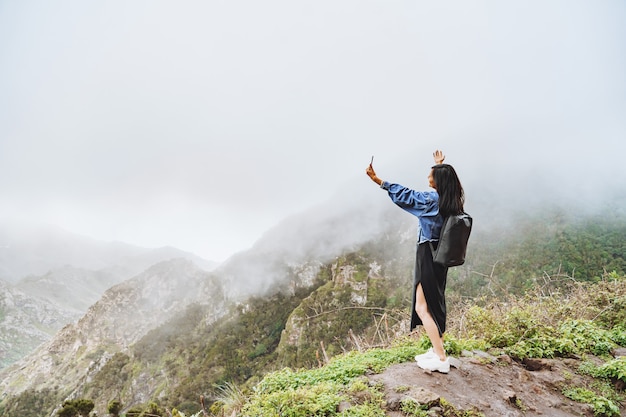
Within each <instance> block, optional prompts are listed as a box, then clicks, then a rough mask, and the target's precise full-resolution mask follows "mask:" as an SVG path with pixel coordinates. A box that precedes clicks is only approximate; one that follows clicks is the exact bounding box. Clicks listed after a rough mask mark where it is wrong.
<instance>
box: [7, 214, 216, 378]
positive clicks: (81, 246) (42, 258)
mask: <svg viewBox="0 0 626 417" xmlns="http://www.w3.org/2000/svg"><path fill="white" fill-rule="evenodd" d="M176 258H181V259H189V260H191V261H193V262H194V263H195V264H197V265H199V266H200V267H202V268H203V269H205V270H211V269H213V268H215V266H216V265H217V264H216V263H214V262H210V261H206V260H204V259H202V258H200V257H198V256H196V255H194V254H191V253H188V252H184V251H181V250H179V249H176V248H172V247H163V248H157V249H146V248H141V247H138V246H133V245H127V244H123V243H120V242H102V241H98V240H95V239H89V238H85V237H83V236H79V235H75V234H72V233H68V232H66V231H63V230H59V229H53V228H47V227H44V228H39V227H25V226H23V225H10V226H7V225H4V226H0V275H1V276H2V277H3V278H0V286H1V287H2V294H1V295H0V329H2V331H1V332H0V369H3V368H4V367H6V366H8V365H10V364H12V363H13V362H15V361H16V360H18V359H20V358H22V357H23V356H24V355H26V354H28V353H30V352H32V351H33V350H34V349H35V348H36V347H37V346H39V345H40V344H41V343H43V342H45V341H48V340H50V338H51V337H52V336H53V335H54V334H55V333H56V332H57V331H59V330H60V329H61V328H63V327H64V326H65V325H67V324H70V323H75V322H76V321H77V320H78V319H79V318H81V317H82V316H83V315H84V314H85V313H86V312H87V309H88V308H89V307H90V306H91V305H92V304H94V303H95V302H96V301H98V300H99V299H100V297H101V296H102V295H103V294H104V292H105V291H106V290H107V289H108V288H110V287H112V286H114V285H116V284H118V283H120V282H122V281H125V280H127V279H129V278H131V277H133V276H135V275H137V274H139V273H141V272H143V271H145V270H146V269H147V268H149V267H150V266H152V265H154V264H157V263H159V262H162V261H165V260H169V259H176Z"/></svg>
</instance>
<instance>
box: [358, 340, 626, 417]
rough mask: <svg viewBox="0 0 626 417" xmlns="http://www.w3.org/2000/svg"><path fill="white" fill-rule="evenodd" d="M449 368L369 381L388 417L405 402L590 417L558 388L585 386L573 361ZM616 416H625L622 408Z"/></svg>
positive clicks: (391, 372)
mask: <svg viewBox="0 0 626 417" xmlns="http://www.w3.org/2000/svg"><path fill="white" fill-rule="evenodd" d="M453 365H454V366H455V367H453V368H451V370H450V373H448V374H441V373H438V372H427V371H424V370H422V369H420V368H419V367H418V366H417V364H416V363H415V362H408V363H401V364H397V365H394V366H391V367H389V368H388V369H386V370H385V371H384V372H383V373H381V374H376V375H370V376H369V378H370V380H371V381H375V382H382V383H383V384H384V390H385V395H386V399H387V405H388V410H389V411H388V415H389V416H391V417H401V416H403V414H402V413H401V412H400V411H399V403H400V401H401V400H402V399H404V398H406V397H411V398H413V399H415V400H417V401H418V402H420V403H422V404H424V403H431V404H437V403H438V399H439V398H443V399H445V400H446V401H447V402H448V403H450V404H452V405H453V406H454V407H455V408H456V409H457V410H475V411H478V412H480V413H482V414H484V416H485V417H518V416H519V417H522V416H523V417H531V416H550V417H572V416H576V417H580V416H593V411H592V410H591V408H590V407H589V406H587V405H585V404H581V403H577V402H575V401H572V400H570V399H568V398H567V397H565V396H563V395H562V394H561V390H562V389H563V387H564V386H571V385H574V386H587V384H588V383H589V380H586V379H585V377H582V376H580V375H578V374H576V369H577V368H578V365H579V362H578V361H576V360H573V359H558V360H557V359H554V360H547V359H542V360H532V361H527V362H526V363H524V364H519V363H517V362H514V361H511V360H510V358H508V357H507V356H504V357H498V358H495V357H493V356H490V355H488V354H485V353H484V352H475V353H474V354H473V355H472V356H469V357H462V358H458V359H456V358H454V359H453ZM431 410H432V409H431ZM435 410H436V408H435ZM433 415H437V414H436V412H433ZM622 415H626V410H625V409H624V407H623V406H622Z"/></svg>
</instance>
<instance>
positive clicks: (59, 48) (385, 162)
mask: <svg viewBox="0 0 626 417" xmlns="http://www.w3.org/2000/svg"><path fill="white" fill-rule="evenodd" d="M624 21H626V5H625V4H624V3H623V2H621V1H617V0H616V1H604V2H588V1H565V0H564V1H543V2H538V1H536V2H527V1H525V2H522V1H512V2H506V3H502V2H496V1H490V2H488V1H481V2H462V1H453V2H446V3H445V4H439V3H436V4H435V3H432V2H421V1H398V2H386V1H365V2H364V1H356V0H355V1H332V2H331V1H316V2H293V1H266V2H253V1H231V2H200V1H187V2H166V1H150V2H123V1H108V2H104V3H97V4H90V3H85V2H79V1H65V2H62V3H49V2H43V1H23V2H2V3H0V220H2V221H3V222H16V221H22V222H27V223H48V224H53V225H55V226H59V227H63V228H65V229H67V230H69V231H72V232H75V233H79V234H84V235H87V236H90V237H94V238H97V239H103V240H120V241H124V242H127V243H132V244H136V245H142V246H147V247H158V246H164V245H171V246H175V247H178V248H180V249H183V250H187V251H191V252H194V253H196V254H198V255H200V256H203V257H204V258H206V259H209V260H216V261H220V260H224V259H226V258H227V257H229V256H230V255H232V254H233V253H235V252H238V251H240V250H243V249H246V248H248V247H250V246H252V245H253V244H254V242H255V241H256V240H257V239H258V238H259V237H260V236H262V235H263V233H265V232H266V231H267V230H268V229H271V228H272V227H273V226H274V225H276V224H278V223H279V222H280V221H281V220H283V219H285V218H287V217H289V216H292V215H294V214H295V213H299V212H302V211H306V210H310V208H311V207H315V206H317V205H319V204H321V203H325V202H327V201H329V199H336V200H337V204H343V202H346V204H348V203H350V204H354V203H355V202H359V203H360V204H363V205H366V204H370V203H371V204H373V205H375V204H379V203H381V202H382V201H384V198H385V196H384V193H382V191H381V190H377V189H376V186H375V185H374V184H373V183H371V182H370V181H369V179H368V178H367V177H366V176H365V173H364V171H365V168H366V166H367V164H368V163H369V161H370V158H371V156H372V155H374V165H375V167H376V169H377V171H378V173H379V176H381V178H383V179H385V180H389V181H392V182H399V183H402V184H404V185H407V186H411V187H414V188H419V187H426V186H427V181H426V176H427V174H428V169H429V167H430V166H431V165H432V151H433V150H434V149H437V148H439V149H443V150H444V152H445V153H446V155H447V159H446V162H449V163H451V164H453V165H454V166H455V167H456V168H457V171H458V172H459V175H460V176H461V179H462V181H463V184H464V186H465V188H466V193H467V209H468V211H471V210H472V208H478V207H481V209H480V212H481V213H482V212H484V211H483V209H482V208H483V207H491V208H492V209H493V210H498V211H499V212H506V211H508V210H519V209H521V208H524V207H526V206H534V207H541V206H542V205H545V204H553V203H554V202H558V203H559V204H562V205H563V206H565V207H568V208H572V209H574V210H589V209H597V208H598V207H600V208H601V207H602V205H603V204H604V202H605V201H606V199H607V198H609V197H611V196H615V195H618V196H619V195H621V196H624V193H625V192H624V188H625V181H624V179H626V168H625V164H624V162H623V160H624V157H623V155H624V151H625V150H626V145H625V142H626V141H625V139H626V117H625V115H626V77H624V74H626V28H625V27H624V24H623V22H624ZM381 193H382V194H381ZM338 196H343V198H339V197H338ZM352 196H353V198H352ZM361 202H362V203H361ZM385 203H386V201H385ZM381 204H382V203H381ZM365 209H367V207H365ZM487 219H488V217H485V220H487ZM4 244H5V243H4V242H0V247H2V246H3V245H4Z"/></svg>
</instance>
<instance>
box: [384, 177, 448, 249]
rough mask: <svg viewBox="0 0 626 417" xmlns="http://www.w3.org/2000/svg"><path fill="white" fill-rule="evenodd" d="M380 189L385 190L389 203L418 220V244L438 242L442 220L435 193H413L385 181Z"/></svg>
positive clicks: (408, 189)
mask: <svg viewBox="0 0 626 417" xmlns="http://www.w3.org/2000/svg"><path fill="white" fill-rule="evenodd" d="M380 188H382V189H384V190H387V192H388V193H389V197H390V198H391V201H393V202H394V203H395V204H396V205H397V206H398V207H400V208H401V209H403V210H405V211H407V212H409V213H411V214H412V215H414V216H416V217H417V218H418V220H419V222H418V225H417V243H418V244H419V243H423V242H427V241H438V240H439V234H440V233H441V226H443V220H444V219H443V216H441V215H440V214H439V194H437V191H415V190H411V189H410V188H406V187H404V186H402V185H400V184H391V183H389V182H387V181H383V183H382V184H381V185H380Z"/></svg>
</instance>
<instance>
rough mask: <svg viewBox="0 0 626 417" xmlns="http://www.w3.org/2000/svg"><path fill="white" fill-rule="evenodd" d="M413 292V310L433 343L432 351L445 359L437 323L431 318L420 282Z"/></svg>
mask: <svg viewBox="0 0 626 417" xmlns="http://www.w3.org/2000/svg"><path fill="white" fill-rule="evenodd" d="M415 294H416V299H415V312H416V313H417V315H418V316H419V318H420V320H422V325H423V326H424V330H426V335H428V338H429V339H430V343H431V344H432V345H433V351H434V352H435V353H436V354H437V356H439V359H441V360H442V361H445V360H446V352H445V350H444V349H443V338H442V337H441V336H439V328H438V327H437V323H435V320H433V317H432V316H431V315H430V311H428V304H426V298H425V297H424V290H423V289H422V284H421V283H419V284H417V290H416V293H415Z"/></svg>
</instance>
